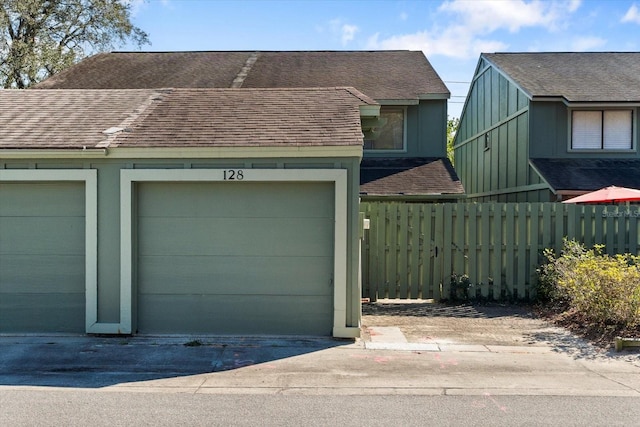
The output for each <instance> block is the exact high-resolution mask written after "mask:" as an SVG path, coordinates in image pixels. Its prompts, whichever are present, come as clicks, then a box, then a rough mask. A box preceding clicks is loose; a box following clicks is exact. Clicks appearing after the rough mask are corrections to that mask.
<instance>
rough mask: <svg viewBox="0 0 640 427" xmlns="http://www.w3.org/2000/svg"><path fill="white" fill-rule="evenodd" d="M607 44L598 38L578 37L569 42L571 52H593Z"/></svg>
mask: <svg viewBox="0 0 640 427" xmlns="http://www.w3.org/2000/svg"><path fill="white" fill-rule="evenodd" d="M606 44H607V41H606V40H605V39H602V38H600V37H590V36H587V37H578V38H576V39H575V40H573V41H572V42H571V49H570V50H571V51H574V52H584V51H586V50H593V49H597V48H600V47H602V46H604V45H606Z"/></svg>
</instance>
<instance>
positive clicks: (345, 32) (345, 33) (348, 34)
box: [341, 24, 359, 46]
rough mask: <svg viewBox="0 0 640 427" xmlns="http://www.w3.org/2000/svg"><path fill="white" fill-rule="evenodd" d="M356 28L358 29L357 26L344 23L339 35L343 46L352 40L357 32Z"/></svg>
mask: <svg viewBox="0 0 640 427" xmlns="http://www.w3.org/2000/svg"><path fill="white" fill-rule="evenodd" d="M358 30H359V29H358V27H357V26H355V25H348V24H344V25H343V26H342V37H341V40H342V45H343V46H344V45H346V44H347V43H349V42H350V41H352V40H353V38H354V37H355V35H356V33H357V32H358Z"/></svg>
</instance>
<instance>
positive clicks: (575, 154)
mask: <svg viewBox="0 0 640 427" xmlns="http://www.w3.org/2000/svg"><path fill="white" fill-rule="evenodd" d="M639 106H640V53H637V52H628V53H615V52H602V53H598V52H588V53H493V54H488V53H485V54H482V55H481V56H480V60H479V62H478V66H477V68H476V72H475V74H474V76H473V81H472V84H471V88H470V91H469V95H468V96H467V100H466V103H465V107H464V110H463V113H462V116H461V118H460V127H459V129H458V132H457V135H456V138H455V165H456V170H457V172H458V174H459V175H460V178H461V180H462V182H463V184H464V187H465V190H466V192H467V196H468V198H469V200H472V201H501V202H524V201H529V202H538V201H540V202H547V201H557V200H564V199H567V198H570V197H573V196H576V195H579V194H583V193H585V192H589V191H593V190H597V189H600V188H603V187H607V186H610V185H617V186H624V187H634V188H640V155H639V152H638V131H637V129H638V107H639Z"/></svg>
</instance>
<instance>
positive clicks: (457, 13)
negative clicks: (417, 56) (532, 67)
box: [369, 0, 581, 58]
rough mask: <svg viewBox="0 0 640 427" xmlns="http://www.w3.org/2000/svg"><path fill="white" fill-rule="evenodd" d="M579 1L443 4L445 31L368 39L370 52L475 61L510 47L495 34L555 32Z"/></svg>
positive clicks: (496, 0)
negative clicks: (416, 53) (538, 29)
mask: <svg viewBox="0 0 640 427" xmlns="http://www.w3.org/2000/svg"><path fill="white" fill-rule="evenodd" d="M580 5H581V0H571V1H569V2H566V1H562V2H561V1H539V0H533V1H524V0H513V1H504V0H484V1H464V0H451V1H445V2H444V3H442V5H440V7H439V8H438V12H439V13H438V16H437V18H436V19H439V20H440V22H451V23H452V24H451V25H449V26H447V27H444V28H443V27H442V26H434V27H433V28H430V29H426V30H424V31H419V32H416V33H413V34H400V35H394V36H390V37H387V38H385V39H382V40H380V39H379V35H375V36H373V37H371V38H370V39H369V47H370V48H372V49H415V50H422V51H424V52H425V54H427V56H428V55H443V56H449V57H454V58H472V57H477V56H478V55H479V54H480V53H481V52H495V51H504V50H506V49H507V48H508V47H509V44H508V43H507V42H505V41H503V40H501V39H499V38H498V36H497V35H494V33H496V32H498V31H508V32H510V33H517V32H518V31H520V30H522V29H524V28H531V27H542V28H545V29H547V30H548V31H555V30H557V29H558V28H560V27H562V26H564V25H566V22H568V19H569V18H568V15H569V14H571V13H572V12H575V11H576V10H577V9H578V8H579V7H580Z"/></svg>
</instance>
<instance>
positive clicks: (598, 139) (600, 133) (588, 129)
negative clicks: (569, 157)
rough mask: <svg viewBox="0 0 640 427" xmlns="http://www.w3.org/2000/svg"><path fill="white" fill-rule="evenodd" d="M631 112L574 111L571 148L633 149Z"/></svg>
mask: <svg viewBox="0 0 640 427" xmlns="http://www.w3.org/2000/svg"><path fill="white" fill-rule="evenodd" d="M632 135H633V112H632V110H574V111H573V112H572V117H571V148H572V149H574V150H630V149H632V148H633V137H632Z"/></svg>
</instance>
